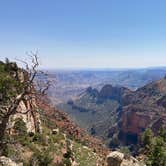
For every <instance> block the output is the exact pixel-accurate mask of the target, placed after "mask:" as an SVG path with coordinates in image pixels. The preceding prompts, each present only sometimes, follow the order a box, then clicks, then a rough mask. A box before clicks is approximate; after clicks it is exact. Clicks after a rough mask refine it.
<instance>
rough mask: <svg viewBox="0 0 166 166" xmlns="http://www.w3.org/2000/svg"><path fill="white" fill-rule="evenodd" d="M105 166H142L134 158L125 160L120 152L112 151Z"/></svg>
mask: <svg viewBox="0 0 166 166" xmlns="http://www.w3.org/2000/svg"><path fill="white" fill-rule="evenodd" d="M107 166H144V164H141V163H140V162H139V161H138V160H137V159H135V158H134V157H131V156H130V157H128V158H126V157H125V155H124V154H123V153H121V152H118V151H114V152H111V153H110V154H109V155H108V156H107Z"/></svg>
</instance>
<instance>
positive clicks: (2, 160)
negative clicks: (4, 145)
mask: <svg viewBox="0 0 166 166" xmlns="http://www.w3.org/2000/svg"><path fill="white" fill-rule="evenodd" d="M0 165H1V166H23V164H22V163H20V164H16V163H15V162H14V161H12V160H11V159H10V158H7V157H5V156H1V157H0Z"/></svg>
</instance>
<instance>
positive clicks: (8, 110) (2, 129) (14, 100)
mask: <svg viewBox="0 0 166 166" xmlns="http://www.w3.org/2000/svg"><path fill="white" fill-rule="evenodd" d="M29 56H30V59H31V64H29V63H28V62H26V61H21V62H22V63H24V64H25V68H24V69H21V71H22V72H23V73H24V77H25V78H24V79H23V80H20V84H21V88H20V92H19V93H18V94H16V95H15V96H14V97H11V98H9V99H8V101H7V102H5V103H4V104H1V105H0V118H1V121H0V146H2V144H3V138H4V136H5V133H6V129H7V125H8V122H9V119H10V117H11V116H12V115H15V114H17V108H18V106H19V104H20V102H21V101H25V100H32V99H33V98H36V97H38V96H39V95H45V93H46V91H47V90H48V88H49V86H50V85H51V81H50V80H46V81H45V82H44V83H43V84H42V86H41V84H40V83H38V81H37V80H35V79H36V77H37V75H41V74H44V73H43V72H41V71H39V70H38V66H39V62H38V56H37V53H31V54H30V55H29ZM35 88H36V89H37V90H36V89H35ZM29 111H31V110H27V112H25V113H24V114H26V113H28V112H29Z"/></svg>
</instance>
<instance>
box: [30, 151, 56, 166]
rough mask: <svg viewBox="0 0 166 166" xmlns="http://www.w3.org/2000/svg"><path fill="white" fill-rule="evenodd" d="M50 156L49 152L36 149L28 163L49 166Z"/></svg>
mask: <svg viewBox="0 0 166 166" xmlns="http://www.w3.org/2000/svg"><path fill="white" fill-rule="evenodd" d="M52 160H53V159H52V158H51V157H50V154H49V152H47V151H45V150H43V151H42V152H41V151H36V152H35V153H34V154H33V156H32V159H31V161H30V165H32V166H33V165H35V164H37V165H39V166H49V165H50V164H51V163H52Z"/></svg>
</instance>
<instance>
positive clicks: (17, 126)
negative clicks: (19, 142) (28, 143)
mask: <svg viewBox="0 0 166 166" xmlns="http://www.w3.org/2000/svg"><path fill="white" fill-rule="evenodd" d="M14 130H15V131H16V132H17V133H18V135H20V136H25V135H27V127H26V123H25V122H24V121H23V120H22V119H21V118H17V119H16V120H15V123H14Z"/></svg>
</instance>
